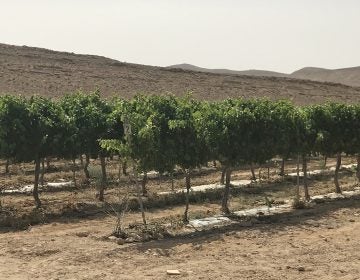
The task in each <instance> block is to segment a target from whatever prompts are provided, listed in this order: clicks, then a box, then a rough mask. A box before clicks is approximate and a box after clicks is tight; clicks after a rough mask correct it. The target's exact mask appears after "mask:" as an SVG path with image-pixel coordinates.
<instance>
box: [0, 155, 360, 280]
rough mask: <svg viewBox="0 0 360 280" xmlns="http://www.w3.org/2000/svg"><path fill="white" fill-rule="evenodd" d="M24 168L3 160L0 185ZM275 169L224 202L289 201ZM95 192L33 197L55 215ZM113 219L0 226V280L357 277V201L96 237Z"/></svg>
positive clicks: (13, 201)
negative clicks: (246, 222)
mask: <svg viewBox="0 0 360 280" xmlns="http://www.w3.org/2000/svg"><path fill="white" fill-rule="evenodd" d="M353 161H354V159H353V158H351V157H345V158H344V160H343V162H344V164H347V163H350V162H353ZM53 165H55V167H57V168H58V169H59V170H60V172H59V173H50V174H47V175H46V178H48V179H50V180H52V179H59V176H60V177H65V178H70V177H71V172H69V170H67V169H66V165H65V163H64V162H54V163H53ZM333 165H334V160H333V159H329V162H328V166H333ZM61 166H62V167H61ZM111 166H112V167H111ZM286 166H287V172H291V171H293V170H294V168H295V165H294V163H293V162H289V163H288V164H287V165H286ZM320 166H321V162H320V161H318V160H312V161H311V162H310V169H318V168H319V167H320ZM31 168H32V166H31V165H29V164H25V165H23V166H22V167H21V168H20V166H18V165H15V166H12V168H11V171H12V172H13V173H12V175H11V177H7V179H6V180H7V183H8V184H7V186H9V185H11V184H14V183H19V181H18V176H17V175H16V174H15V173H16V172H15V171H18V172H20V171H19V170H25V171H27V172H25V173H24V174H23V176H24V177H22V178H21V180H25V181H28V180H29V181H30V180H31V176H32V175H31V174H30V173H31ZM62 168H64V170H63V169H62ZM276 172H277V170H276V169H275V168H272V169H270V175H271V176H270V178H269V180H267V179H266V175H267V172H266V169H263V174H264V175H265V176H264V178H263V179H264V180H263V183H262V185H256V186H253V187H250V188H246V189H244V192H242V193H241V194H240V195H239V196H236V197H233V198H232V199H231V208H232V209H233V210H237V209H241V208H246V207H252V206H259V205H264V203H265V201H264V195H267V196H269V197H272V198H273V199H275V200H276V201H278V202H280V201H282V200H284V199H288V198H291V197H293V196H294V188H293V186H294V182H291V181H283V182H282V181H278V180H277V179H276ZM110 173H112V174H113V175H114V176H115V174H116V164H115V163H112V164H110ZM79 175H80V173H79ZM219 175H220V173H219V171H214V172H208V173H206V172H205V173H204V174H201V175H200V176H196V177H195V178H194V182H195V183H202V182H206V183H208V182H216V181H217V180H218V179H219ZM249 175H250V173H249V171H248V169H239V170H237V171H236V172H235V173H234V178H236V179H241V178H248V177H249ZM28 176H29V177H28ZM3 179H4V177H3ZM79 179H81V178H80V177H79ZM21 180H20V182H21ZM340 182H341V185H342V187H343V189H352V188H353V187H354V186H355V183H356V180H355V177H354V174H351V173H346V172H345V173H344V174H343V175H342V176H341V180H340ZM169 187H170V183H169V180H168V179H167V180H165V179H162V180H161V181H160V182H159V181H158V180H151V181H150V182H149V189H151V190H153V191H159V190H164V189H168V188H169ZM176 187H177V188H181V187H183V186H182V178H181V176H179V177H178V178H177V179H176ZM333 188H334V187H333V182H332V177H331V176H321V177H319V178H313V179H311V180H310V191H311V195H315V194H320V193H326V192H329V191H332V190H333ZM114 190H115V189H114V188H110V189H108V190H107V193H108V195H107V199H111V198H112V197H113V195H114ZM94 193H95V189H94V188H88V189H84V190H82V191H79V192H78V194H77V195H75V196H74V191H61V192H45V193H42V194H41V198H42V199H43V201H44V204H45V208H46V209H47V210H48V211H56V210H58V209H60V208H61V207H64V206H66V205H68V204H69V203H74V200H75V201H80V202H81V201H93V200H94ZM2 200H3V202H4V204H5V205H6V206H12V207H15V208H18V209H25V211H27V210H26V209H28V210H29V211H30V209H32V207H33V206H32V205H33V204H32V203H33V202H32V197H31V196H26V195H15V196H14V195H12V196H5V197H3V198H2ZM183 210H184V209H183V206H182V205H180V206H173V207H166V208H162V209H152V210H151V209H150V210H149V211H147V213H146V215H147V218H148V220H149V221H150V222H159V221H160V222H163V221H165V220H169V219H170V220H173V221H177V220H179V219H180V215H181V214H182V212H183ZM190 213H191V217H193V218H196V217H202V216H208V215H214V214H216V213H219V203H218V202H216V201H215V202H210V201H209V202H202V203H198V204H193V205H191V207H190ZM136 221H140V215H139V213H136V212H132V213H129V214H128V215H127V216H126V218H125V220H124V223H125V224H129V223H134V222H136ZM114 224H115V220H114V218H113V217H111V216H109V215H107V214H106V213H98V214H97V215H93V216H90V217H87V218H79V216H76V215H75V216H66V217H65V216H64V217H58V218H56V219H53V220H50V221H49V223H48V224H46V225H34V226H30V227H29V228H28V229H27V230H24V231H9V229H6V230H3V231H2V232H1V233H0V279H281V278H282V279H315V278H317V279H360V278H359V277H360V253H359V252H360V245H359V244H360V242H359V241H360V226H359V225H360V203H359V200H356V199H349V200H342V201H333V202H330V203H324V204H318V205H316V206H315V207H314V208H311V209H305V210H297V211H295V212H294V213H293V214H290V215H289V214H286V215H278V216H276V217H274V218H271V219H266V220H260V221H256V222H255V224H252V225H251V226H248V227H244V226H243V225H242V226H241V225H240V224H235V225H231V226H228V227H225V228H218V229H212V230H205V231H199V232H197V233H195V234H191V235H185V236H178V237H173V238H166V239H163V240H158V241H151V242H146V243H132V244H125V245H117V244H116V243H114V242H111V241H108V239H106V238H105V237H106V236H108V235H109V234H110V233H111V232H112V230H113V227H114ZM168 269H178V270H180V272H181V275H180V276H168V275H167V274H166V270H168Z"/></svg>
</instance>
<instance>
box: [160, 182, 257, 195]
mask: <svg viewBox="0 0 360 280" xmlns="http://www.w3.org/2000/svg"><path fill="white" fill-rule="evenodd" d="M250 184H251V181H250V180H236V181H231V185H232V186H234V187H246V186H249V185H250ZM224 187H225V185H221V184H208V185H200V186H192V187H191V188H190V192H205V191H208V190H215V189H223V188H224ZM182 192H186V189H180V190H176V191H174V192H159V193H158V194H159V195H167V194H172V193H182Z"/></svg>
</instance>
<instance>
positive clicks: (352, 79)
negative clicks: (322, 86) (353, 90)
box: [289, 67, 360, 87]
mask: <svg viewBox="0 0 360 280" xmlns="http://www.w3.org/2000/svg"><path fill="white" fill-rule="evenodd" d="M289 77H292V78H297V79H308V80H314V81H326V82H334V83H341V84H344V85H349V86H357V87H360V67H350V68H343V69H334V70H329V69H324V68H316V67H305V68H302V69H300V70H298V71H295V72H293V73H292V74H291V75H290V76H289Z"/></svg>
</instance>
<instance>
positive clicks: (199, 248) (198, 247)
mask: <svg viewBox="0 0 360 280" xmlns="http://www.w3.org/2000/svg"><path fill="white" fill-rule="evenodd" d="M193 248H194V250H197V251H198V250H201V249H202V245H200V244H197V245H195V246H193Z"/></svg>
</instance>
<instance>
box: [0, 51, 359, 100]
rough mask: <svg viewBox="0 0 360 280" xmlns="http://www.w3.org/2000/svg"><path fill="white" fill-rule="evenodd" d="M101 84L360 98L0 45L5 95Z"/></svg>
mask: <svg viewBox="0 0 360 280" xmlns="http://www.w3.org/2000/svg"><path fill="white" fill-rule="evenodd" d="M96 88H98V89H99V90H100V91H101V92H102V93H103V95H104V96H114V95H120V96H123V97H131V96H133V95H135V94H136V93H140V92H143V93H156V94H164V93H173V94H176V95H183V94H184V93H186V92H189V91H191V92H193V96H194V97H196V98H198V99H210V100H219V99H224V98H226V97H240V96H243V97H269V98H271V99H279V98H287V99H290V100H292V101H294V102H295V103H296V104H307V103H321V102H324V101H325V100H327V99H333V100H339V101H345V102H349V103H353V102H358V101H360V88H352V87H349V86H344V85H340V84H332V83H320V82H313V81H308V80H307V81H305V80H296V79H289V78H283V77H257V76H245V75H233V74H216V73H202V72H194V71H186V70H180V69H168V68H163V67H154V66H145V65H138V64H129V63H123V62H119V61H116V60H112V59H109V58H105V57H100V56H93V55H78V54H73V53H64V52H56V51H50V50H46V49H40V48H32V47H19V46H12V45H6V44H0V93H2V94H4V93H12V94H23V95H26V96H29V95H31V94H40V95H46V96H53V97H58V96H61V95H63V94H64V93H66V92H73V91H76V90H79V89H82V90H84V91H90V90H94V89H96Z"/></svg>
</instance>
